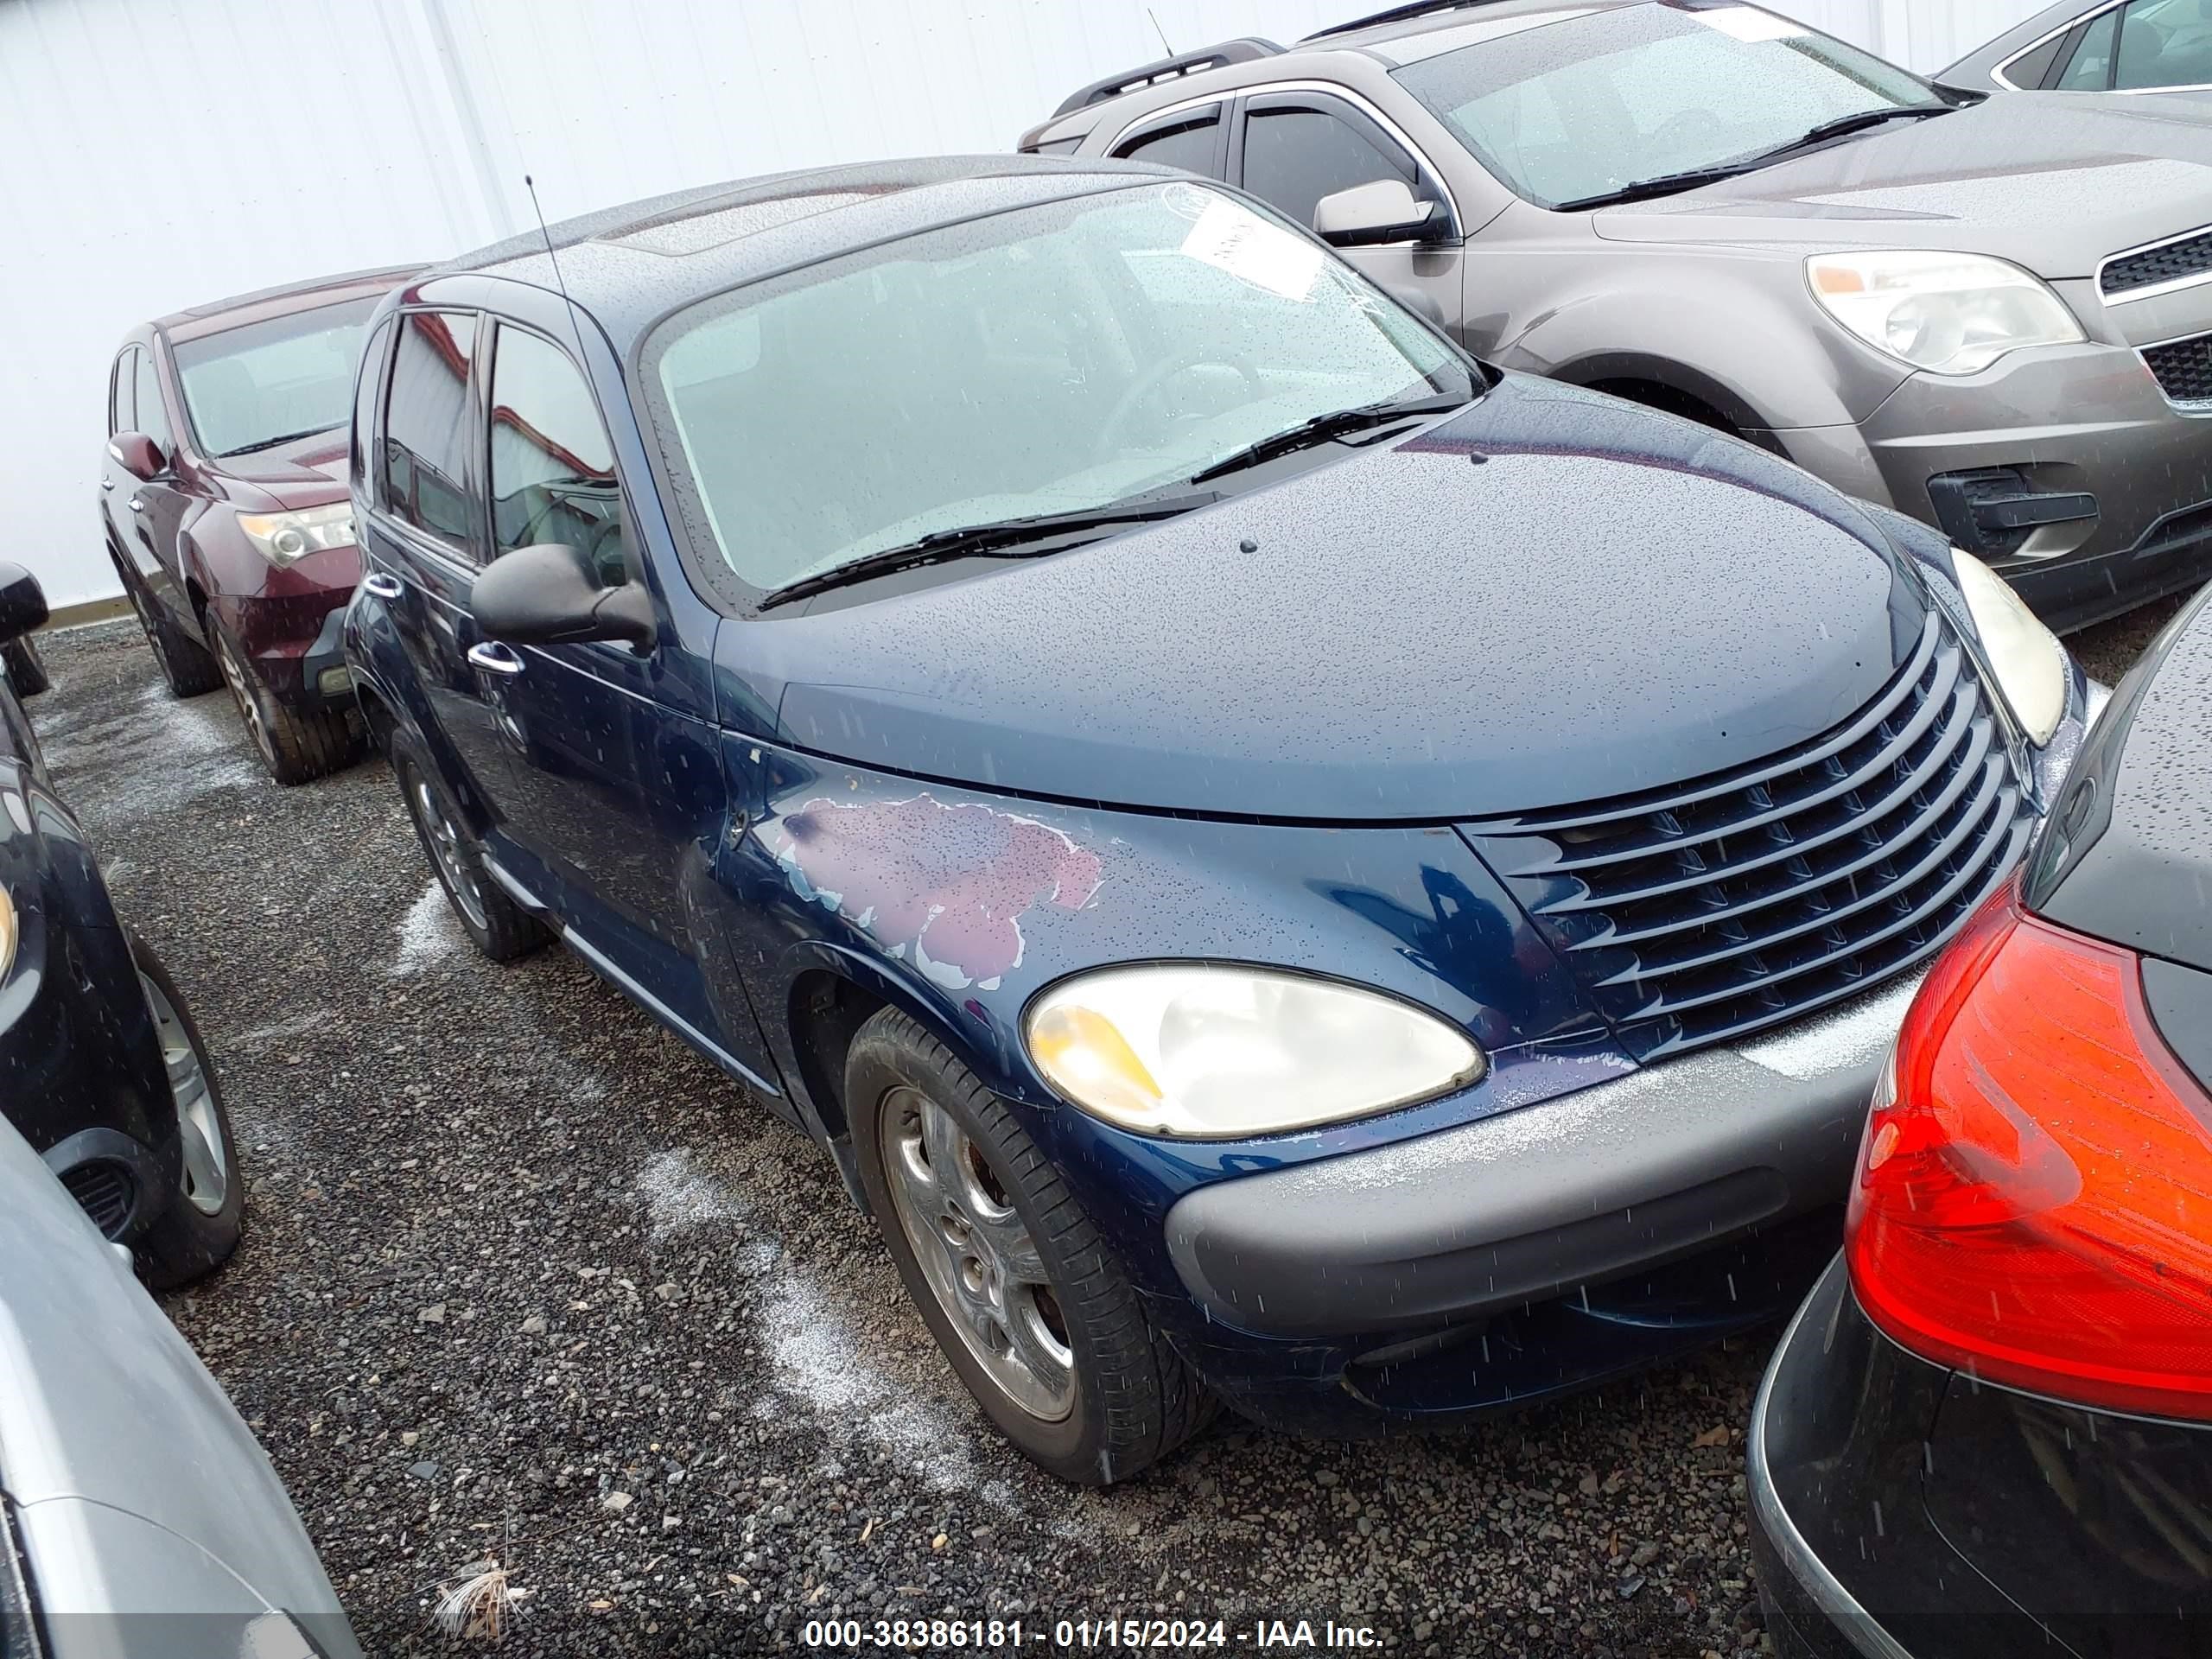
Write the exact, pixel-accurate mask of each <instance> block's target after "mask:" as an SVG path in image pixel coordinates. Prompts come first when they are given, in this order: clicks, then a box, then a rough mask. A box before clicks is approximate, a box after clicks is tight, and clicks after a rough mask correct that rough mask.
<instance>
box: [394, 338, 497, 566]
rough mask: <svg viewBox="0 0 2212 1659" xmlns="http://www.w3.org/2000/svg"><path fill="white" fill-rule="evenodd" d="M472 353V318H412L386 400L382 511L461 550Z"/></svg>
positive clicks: (401, 342)
mask: <svg viewBox="0 0 2212 1659" xmlns="http://www.w3.org/2000/svg"><path fill="white" fill-rule="evenodd" d="M475 349H476V316H475V314H474V312H468V311H410V312H408V313H407V314H406V315H404V316H403V317H402V318H401V319H400V323H399V349H398V350H397V353H394V355H393V358H392V364H391V390H390V391H388V392H387V393H386V394H385V413H384V487H385V511H386V512H390V513H391V516H392V517H393V518H397V519H400V520H402V521H403V522H404V523H406V524H412V525H414V526H415V528H416V529H417V530H420V531H425V532H427V533H428V534H429V535H432V536H435V537H438V539H439V540H441V541H443V542H448V543H452V544H453V546H454V547H455V548H457V549H465V548H467V546H468V543H469V534H468V496H467V485H466V480H467V467H466V466H465V465H464V464H463V461H464V457H465V456H466V454H467V448H468V425H469V423H468V414H469V410H468V364H469V359H470V357H471V355H472V354H473V353H474V351H475Z"/></svg>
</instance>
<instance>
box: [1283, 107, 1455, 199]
mask: <svg viewBox="0 0 2212 1659" xmlns="http://www.w3.org/2000/svg"><path fill="white" fill-rule="evenodd" d="M1378 179H1402V180H1404V181H1406V183H1407V184H1408V186H1410V187H1411V188H1412V189H1413V190H1414V193H1415V194H1420V192H1421V180H1420V177H1419V176H1418V175H1417V174H1416V173H1415V171H1414V166H1413V163H1412V162H1411V160H1410V159H1409V158H1408V156H1406V154H1405V152H1404V151H1403V150H1401V149H1398V148H1397V147H1396V146H1395V145H1392V146H1389V147H1388V148H1385V147H1383V146H1382V145H1380V144H1377V143H1376V142H1375V141H1374V140H1372V139H1370V137H1368V136H1367V134H1365V133H1364V132H1363V131H1361V130H1359V128H1357V127H1356V126H1354V125H1353V124H1351V122H1350V121H1347V120H1344V119H1343V118H1341V117H1339V116H1337V115H1334V114H1332V113H1331V112H1330V111H1327V110H1321V109H1274V110H1255V111H1253V113H1252V114H1251V115H1249V116H1248V117H1247V118H1245V122H1244V188H1246V189H1247V190H1249V191H1250V192H1251V193H1252V194H1254V195H1255V196H1257V197H1259V198H1260V200H1262V201H1264V202H1267V203H1268V204H1269V205H1270V206H1272V207H1277V208H1280V209H1281V211H1282V213H1283V214H1284V216H1285V217H1286V218H1288V219H1294V220H1296V221H1297V222H1298V223H1299V224H1300V225H1304V226H1309V227H1310V226H1312V225H1313V208H1314V205H1315V204H1316V203H1317V202H1319V200H1321V198H1322V197H1324V196H1332V195H1334V194H1336V193H1337V192H1338V191H1339V190H1349V189H1351V188H1352V187H1353V186H1355V185H1361V184H1373V183H1374V182H1375V181H1376V180H1378Z"/></svg>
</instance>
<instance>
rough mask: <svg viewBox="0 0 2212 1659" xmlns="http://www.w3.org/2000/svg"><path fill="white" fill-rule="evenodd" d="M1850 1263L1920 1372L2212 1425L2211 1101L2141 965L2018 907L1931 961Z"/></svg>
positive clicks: (1986, 920)
mask: <svg viewBox="0 0 2212 1659" xmlns="http://www.w3.org/2000/svg"><path fill="white" fill-rule="evenodd" d="M1845 1253H1846V1255H1847V1258H1848V1260H1849V1263H1850V1268H1851V1282H1852V1287H1853V1289H1854V1290H1855V1291H1856V1292H1857V1293H1858V1297H1859V1305H1860V1306H1862V1307H1864V1308H1865V1309H1866V1313H1867V1315H1868V1317H1870V1318H1871V1319H1873V1321H1874V1323H1875V1324H1876V1325H1879V1326H1880V1327H1881V1328H1882V1329H1883V1330H1884V1331H1885V1332H1888V1333H1889V1334H1890V1335H1891V1337H1893V1338H1896V1340H1897V1342H1898V1343H1900V1344H1903V1345H1904V1347H1906V1348H1909V1349H1910V1350H1911V1351H1914V1352H1915V1353H1918V1354H1921V1355H1923V1356H1925V1357H1928V1358H1929V1359H1932V1360H1936V1361H1937V1362H1939V1363H1944V1364H1948V1365H1955V1366H1958V1367H1961V1368H1962V1369H1964V1370H1970V1371H1972V1372H1974V1374H1975V1375H1977V1376H1982V1377H1986V1378H1987V1379H1988V1380H1989V1381H1991V1382H1993V1383H2009V1384H2012V1386H2014V1387H2017V1388H2022V1389H2031V1390H2033V1391H2035V1392H2037V1393H2041V1394H2049V1395H2056V1396H2058V1397H2061V1398H2063V1399H2067V1400H2070V1401H2074V1402H2077V1403H2080V1404H2083V1405H2095V1406H2106V1407H2110V1408H2115V1409H2119V1410H2124V1411H2138V1412H2149V1413H2156V1414H2162V1415H2167V1416H2186V1417H2212V1096H2207V1094H2206V1092H2205V1090H2204V1089H2203V1088H2202V1086H2201V1085H2200V1084H2198V1083H2197V1082H2196V1079H2195V1078H2193V1077H2190V1074H2189V1072H2188V1071H2186V1070H2185V1069H2184V1068H2183V1066H2182V1065H2181V1063H2180V1062H2179V1061H2177V1059H2175V1058H2174V1057H2173V1055H2172V1053H2171V1051H2169V1050H2168V1048H2167V1047H2166V1046H2165V1043H2164V1040H2163V1039H2161V1038H2160V1037H2159V1035H2158V1029H2157V1027H2155V1026H2154V1025H2153V1024H2152V1020H2151V1015H2150V1012H2149V1010H2148V1009H2147V1008H2146V1007H2145V1005H2144V1001H2143V976H2142V969H2141V964H2140V963H2139V959H2138V958H2137V957H2135V956H2134V955H2133V953H2132V952H2129V951H2126V950H2120V949H2119V948H2118V947H2116V946H2113V945H2109V944H2103V943H2101V941H2098V940H2095V939H2090V938H2083V937H2082V936H2081V935H2080V934H2076V933H2070V932H2068V931H2065V930H2064V929H2063V928H2057V927H2054V926H2052V925H2050V924H2049V923H2048V922H2044V921H2043V920H2040V919H2039V918H2036V917H2033V916H2030V915H2028V914H2026V913H2024V912H2023V911H2022V910H2021V909H2020V908H2019V902H2018V893H2017V892H2016V891H2015V890H2014V889H2013V888H2012V887H2006V888H2005V891H2003V892H2002V893H1999V894H1998V895H1997V896H1996V897H1995V898H1993V899H1991V900H1990V901H1989V903H1987V904H1986V905H1985V906H1983V907H1982V908H1981V910H1980V912H1978V913H1977V914H1976V915H1975V916H1974V918H1973V919H1972V920H1971V921H1969V922H1968V923H1967V927H1966V931H1964V932H1963V933H1961V935H1960V936H1959V938H1958V939H1957V940H1956V941H1955V942H1954V943H1953V944H1952V945H1951V947H1950V949H1949V950H1948V951H1946V952H1945V953H1944V954H1943V955H1942V957H1940V958H1938V959H1937V961H1936V966H1935V968H1934V969H1932V970H1931V971H1930V972H1929V976H1928V981H1927V983H1926V984H1925V985H1923V987H1922V988H1921V991H1920V995H1919V996H1918V998H1917V999H1916V1001H1914V1003H1913V1005H1912V1011H1911V1012H1910V1014H1907V1015H1906V1016H1905V1021H1904V1030H1903V1031H1902V1032H1901V1033H1899V1034H1898V1037H1897V1053H1896V1057H1895V1058H1894V1060H1893V1061H1892V1063H1891V1071H1890V1073H1888V1074H1885V1077H1884V1079H1883V1085H1882V1087H1881V1088H1880V1089H1879V1090H1878V1091H1877V1093H1876V1096H1875V1101H1874V1111H1873V1115H1872V1118H1871V1119H1870V1120H1869V1122H1868V1123H1867V1127H1866V1141H1865V1143H1864V1144H1863V1145H1862V1146H1861V1147H1860V1148H1859V1177H1858V1180H1857V1182H1856V1184H1855V1185H1854V1186H1853V1190H1852V1194H1851V1215H1850V1220H1849V1222H1848V1223H1847V1230H1846V1234H1845Z"/></svg>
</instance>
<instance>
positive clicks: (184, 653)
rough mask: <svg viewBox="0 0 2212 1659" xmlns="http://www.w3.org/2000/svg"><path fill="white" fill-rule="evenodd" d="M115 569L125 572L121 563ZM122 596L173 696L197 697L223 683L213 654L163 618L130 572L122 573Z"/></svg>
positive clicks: (171, 621)
mask: <svg viewBox="0 0 2212 1659" xmlns="http://www.w3.org/2000/svg"><path fill="white" fill-rule="evenodd" d="M116 569H117V570H118V572H122V569H123V568H122V566H121V565H120V564H119V563H118V565H117V567H116ZM123 592H124V597H125V598H127V599H128V600H130V608H131V609H132V610H134V611H136V612H137V613H138V626H140V627H141V628H143V629H144V630H145V632H146V643H147V644H148V645H151V646H152V647H153V648H154V661H155V662H156V664H159V665H160V667H161V671H162V678H163V679H164V680H166V681H168V688H169V695H170V696H177V697H196V696H200V695H201V694H202V693H205V692H208V691H213V690H214V689H215V688H216V687H217V686H219V685H220V684H221V683H223V671H222V669H221V667H220V666H219V665H218V664H217V663H216V661H215V658H214V654H213V652H210V651H209V650H208V649H207V646H205V645H201V644H200V642H199V641H198V640H197V639H194V638H193V637H192V636H191V635H190V634H188V633H187V632H184V630H183V629H181V628H180V627H179V626H177V625H176V623H175V621H173V620H170V619H169V618H168V617H167V616H165V615H163V614H162V610H161V607H159V606H157V605H156V604H155V603H154V601H152V600H150V599H149V598H147V597H146V594H145V592H144V590H143V588H140V587H139V585H138V583H137V582H136V581H134V580H132V578H131V577H130V575H129V574H128V573H127V572H124V573H123Z"/></svg>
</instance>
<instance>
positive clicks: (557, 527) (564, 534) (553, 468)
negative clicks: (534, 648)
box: [488, 327, 626, 586]
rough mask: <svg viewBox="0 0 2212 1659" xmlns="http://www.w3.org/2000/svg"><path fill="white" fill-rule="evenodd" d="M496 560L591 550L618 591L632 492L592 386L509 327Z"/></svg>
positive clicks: (556, 355)
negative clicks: (542, 548)
mask: <svg viewBox="0 0 2212 1659" xmlns="http://www.w3.org/2000/svg"><path fill="white" fill-rule="evenodd" d="M491 437H492V444H491V467H490V472H489V474H488V476H489V477H490V480H491V488H492V542H493V557H495V558H496V557H497V556H499V554H501V553H508V552H512V551H513V550H515V549H516V548H518V547H530V546H533V545H535V544H536V543H539V542H559V543H564V544H565V545H567V546H569V547H575V548H581V549H582V550H583V551H584V552H586V553H587V554H588V555H590V556H591V558H592V560H593V562H594V563H596V564H597V565H598V567H599V571H600V576H601V580H602V581H604V582H607V583H608V584H609V585H610V586H612V585H615V584H619V583H620V582H623V581H625V580H626V575H625V573H624V569H623V563H622V493H621V490H620V486H618V485H617V484H616V482H615V480H614V450H613V446H612V445H610V444H609V443H608V442H607V429H606V427H605V426H603V425H602V424H601V422H600V418H599V406H598V404H596V403H595V402H594V400H593V398H592V395H591V387H590V386H589V385H588V384H587V383H586V381H585V379H584V377H583V372H582V370H581V369H579V368H577V366H576V365H575V359H572V358H570V357H569V354H568V353H566V352H564V351H563V350H562V349H561V348H560V347H559V346H555V345H553V344H551V343H550V341H547V340H542V339H540V338H539V337H538V336H537V335H536V334H528V333H525V332H524V331H523V330H522V329H519V328H511V327H501V328H500V330H499V343H498V346H497V347H496V350H495V354H494V355H493V359H492V433H491Z"/></svg>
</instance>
